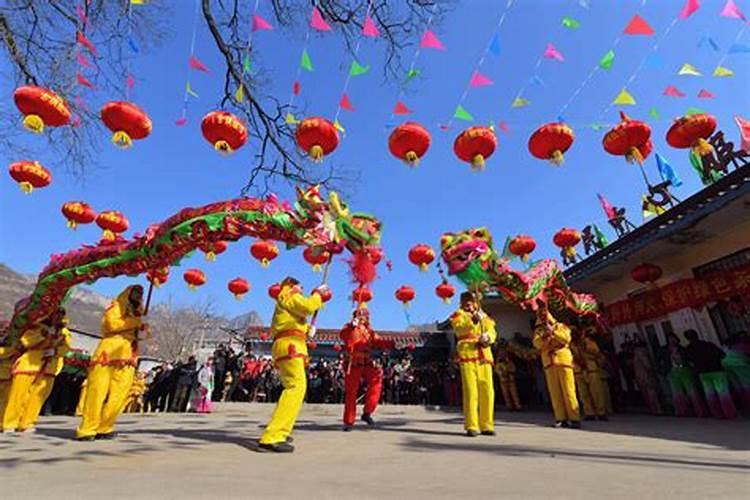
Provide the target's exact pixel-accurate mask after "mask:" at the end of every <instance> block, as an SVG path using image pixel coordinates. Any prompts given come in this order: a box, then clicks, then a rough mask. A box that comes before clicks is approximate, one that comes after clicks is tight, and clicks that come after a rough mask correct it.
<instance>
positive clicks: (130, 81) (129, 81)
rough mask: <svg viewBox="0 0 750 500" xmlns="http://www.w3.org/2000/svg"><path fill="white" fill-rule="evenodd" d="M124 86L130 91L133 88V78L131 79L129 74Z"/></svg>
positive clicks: (131, 76)
mask: <svg viewBox="0 0 750 500" xmlns="http://www.w3.org/2000/svg"><path fill="white" fill-rule="evenodd" d="M125 85H127V86H128V88H129V89H132V88H133V87H134V86H135V78H134V77H133V75H130V74H129V75H128V76H127V78H126V79H125Z"/></svg>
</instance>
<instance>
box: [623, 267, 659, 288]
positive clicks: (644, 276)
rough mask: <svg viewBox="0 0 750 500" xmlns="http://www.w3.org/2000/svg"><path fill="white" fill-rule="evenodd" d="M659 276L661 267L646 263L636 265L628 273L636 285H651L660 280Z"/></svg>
mask: <svg viewBox="0 0 750 500" xmlns="http://www.w3.org/2000/svg"><path fill="white" fill-rule="evenodd" d="M661 275H662V270H661V267H659V266H657V265H656V264H650V263H648V262H644V263H643V264H640V265H637V266H635V267H634V268H633V269H632V270H631V271H630V277H631V278H633V280H635V281H637V282H638V283H651V284H653V283H654V282H655V281H656V280H658V279H659V278H661Z"/></svg>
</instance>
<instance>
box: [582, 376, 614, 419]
mask: <svg viewBox="0 0 750 500" xmlns="http://www.w3.org/2000/svg"><path fill="white" fill-rule="evenodd" d="M586 383H587V384H588V386H589V392H590V393H591V402H592V403H593V404H594V408H593V409H594V412H595V413H596V415H597V416H599V417H603V416H604V415H606V414H607V412H608V411H609V410H608V408H607V390H608V389H609V387H607V389H605V388H604V387H605V385H606V382H605V381H604V380H602V376H601V373H599V372H598V371H590V372H587V373H586Z"/></svg>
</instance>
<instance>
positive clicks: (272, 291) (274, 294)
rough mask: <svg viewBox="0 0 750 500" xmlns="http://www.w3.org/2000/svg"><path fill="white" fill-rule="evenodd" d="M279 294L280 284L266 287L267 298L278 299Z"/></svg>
mask: <svg viewBox="0 0 750 500" xmlns="http://www.w3.org/2000/svg"><path fill="white" fill-rule="evenodd" d="M280 293H281V285H280V284H278V283H274V284H273V285H271V286H269V287H268V296H269V297H271V298H272V299H273V300H276V299H278V298H279V294H280Z"/></svg>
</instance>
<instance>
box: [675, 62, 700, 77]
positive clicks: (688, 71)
mask: <svg viewBox="0 0 750 500" xmlns="http://www.w3.org/2000/svg"><path fill="white" fill-rule="evenodd" d="M677 74H678V75H683V76H684V75H688V76H701V72H700V71H698V68H696V67H695V66H693V65H692V64H688V63H685V64H683V65H682V68H680V71H678V72H677Z"/></svg>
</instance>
